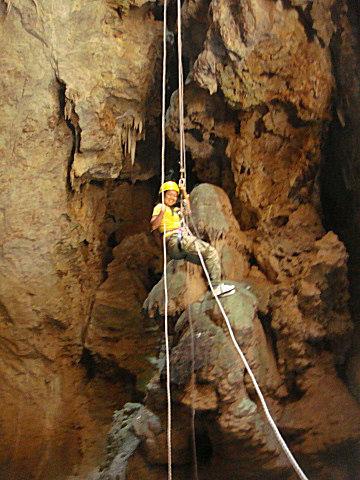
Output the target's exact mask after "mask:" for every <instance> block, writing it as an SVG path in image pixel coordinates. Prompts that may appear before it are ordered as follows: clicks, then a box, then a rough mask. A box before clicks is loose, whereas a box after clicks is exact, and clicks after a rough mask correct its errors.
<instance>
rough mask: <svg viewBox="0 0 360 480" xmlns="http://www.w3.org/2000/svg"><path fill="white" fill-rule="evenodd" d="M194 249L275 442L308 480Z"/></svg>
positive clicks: (199, 254) (203, 264)
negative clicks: (274, 416) (278, 424)
mask: <svg viewBox="0 0 360 480" xmlns="http://www.w3.org/2000/svg"><path fill="white" fill-rule="evenodd" d="M190 219H191V223H192V226H193V227H194V229H196V226H195V224H194V221H193V219H192V216H191V215H190ZM186 228H187V229H188V232H189V233H190V234H191V232H190V229H189V227H188V226H187V227H186ZM195 247H196V251H197V254H198V256H199V259H200V262H201V266H202V268H203V270H204V272H205V276H206V279H207V281H208V284H209V287H210V289H211V292H212V294H213V296H214V298H215V301H216V303H217V304H218V306H219V309H220V312H221V313H222V316H223V317H224V320H225V323H226V326H227V328H228V331H229V334H230V338H231V340H232V342H233V344H234V347H235V348H236V351H237V353H238V354H239V356H240V358H241V360H242V362H243V364H244V366H245V369H246V371H247V373H248V374H249V376H250V378H251V381H252V383H253V385H254V388H255V390H256V393H257V395H258V397H259V400H260V402H261V405H262V407H263V409H264V412H265V416H266V418H267V420H268V422H269V424H270V426H271V428H272V430H273V431H274V433H275V436H276V438H277V440H278V442H279V444H280V446H281V448H282V449H283V451H284V453H285V455H286V456H287V458H288V460H289V461H290V463H291V465H292V466H293V468H294V470H295V471H296V473H297V474H298V476H299V478H301V479H302V480H308V477H307V476H306V475H305V473H304V472H303V471H302V469H301V467H300V465H299V464H298V463H297V461H296V459H295V457H294V456H293V454H292V453H291V451H290V449H289V447H288V446H287V444H286V442H285V440H284V439H283V437H282V436H281V433H280V431H279V429H278V428H277V426H276V423H275V422H274V420H273V418H272V416H271V413H270V410H269V408H268V406H267V404H266V401H265V398H264V395H263V394H262V392H261V389H260V387H259V385H258V383H257V381H256V378H255V375H254V374H253V372H252V370H251V368H250V365H249V364H248V362H247V360H246V357H245V355H244V353H243V352H242V350H241V348H240V346H239V344H238V342H237V340H236V337H235V334H234V332H233V329H232V327H231V323H230V320H229V318H228V316H227V314H226V312H225V310H224V307H223V306H222V304H221V302H220V300H219V298H218V296H217V295H216V293H215V291H214V287H213V284H212V283H211V279H210V275H209V272H208V270H207V268H206V265H205V261H204V258H203V256H202V254H201V251H200V249H199V247H198V245H197V243H196V242H195Z"/></svg>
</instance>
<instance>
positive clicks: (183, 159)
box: [161, 0, 308, 480]
mask: <svg viewBox="0 0 360 480" xmlns="http://www.w3.org/2000/svg"><path fill="white" fill-rule="evenodd" d="M166 8H167V0H164V56H163V97H162V100H163V102H162V155H161V168H162V183H164V182H165V106H166V105H165V100H166V29H167V28H166ZM177 17H178V18H177V22H178V76H179V81H178V82H179V139H180V182H179V184H180V185H181V186H182V187H184V188H185V189H186V147H185V133H184V81H183V66H182V39H181V30H182V29H181V0H177ZM162 203H163V204H164V192H162ZM190 218H191V221H192V223H193V220H192V217H191V215H190ZM193 226H194V227H195V225H194V223H193ZM185 228H187V229H188V231H189V233H190V234H191V232H190V230H189V227H188V225H187V224H186V220H185ZM195 230H196V227H195ZM165 234H166V230H164V235H163V251H164V294H165V295H164V297H165V298H164V299H165V346H166V373H167V399H168V429H167V444H168V478H169V480H171V478H172V460H171V390H170V355H169V336H168V287H167V275H166V263H167V258H166V242H165ZM195 246H196V250H197V253H198V256H199V259H200V262H201V265H202V267H203V270H204V272H205V275H206V278H207V281H208V283H209V286H210V289H211V292H212V294H213V295H214V297H215V300H216V302H217V304H218V306H219V309H220V311H221V313H222V315H223V317H224V320H225V323H226V326H227V328H228V331H229V334H230V338H231V340H232V342H233V344H234V346H235V349H236V351H237V353H238V354H239V356H240V358H241V360H242V362H243V364H244V366H245V369H246V371H247V373H248V374H249V376H250V378H251V381H252V383H253V385H254V388H255V390H256V393H257V395H258V397H259V399H260V402H261V404H262V407H263V409H264V413H265V416H266V418H267V420H268V422H269V424H270V426H271V428H272V429H273V431H274V433H275V436H276V438H277V440H278V442H279V444H280V446H281V447H282V449H283V451H284V453H285V455H286V456H287V458H288V459H289V461H290V463H291V465H292V466H293V468H294V470H295V471H296V473H297V474H298V476H299V477H300V478H301V479H302V480H308V478H307V477H306V475H305V474H304V472H303V471H302V469H301V468H300V466H299V464H298V463H297V461H296V459H295V458H294V456H293V455H292V453H291V451H290V449H289V448H288V446H287V444H286V442H285V440H284V439H283V437H282V436H281V434H280V432H279V429H278V428H277V426H276V424H275V422H274V420H273V418H272V416H271V413H270V411H269V408H268V406H267V404H266V401H265V398H264V396H263V394H262V392H261V389H260V387H259V385H258V383H257V381H256V378H255V376H254V374H253V372H252V370H251V368H250V365H249V364H248V362H247V360H246V358H245V355H244V354H243V352H242V350H241V348H240V346H239V344H238V342H237V340H236V337H235V335H234V332H233V330H232V327H231V324H230V321H229V319H228V317H227V315H226V312H225V310H224V308H223V306H222V304H221V302H220V300H219V298H218V296H217V295H216V294H215V291H214V287H213V285H212V283H211V279H210V276H209V272H208V270H207V268H206V265H205V261H204V258H203V256H202V254H201V252H200V250H199V247H198V245H197V243H195ZM189 315H191V314H190V313H189ZM189 320H190V318H189ZM190 335H191V341H192V342H194V331H193V325H192V324H191V326H190ZM191 355H192V369H193V372H192V382H194V381H195V377H194V343H192V351H191ZM192 386H194V384H193V383H192ZM191 402H192V425H193V452H194V453H195V455H196V442H195V425H194V413H195V409H194V404H193V402H194V398H193V396H192V399H191ZM195 475H196V478H197V464H196V463H195Z"/></svg>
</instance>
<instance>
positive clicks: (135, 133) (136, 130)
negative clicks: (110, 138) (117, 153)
mask: <svg viewBox="0 0 360 480" xmlns="http://www.w3.org/2000/svg"><path fill="white" fill-rule="evenodd" d="M118 132H119V133H118V135H119V140H120V145H121V151H122V155H123V157H124V158H125V159H126V158H127V157H129V156H130V159H131V164H132V165H134V163H135V155H136V142H137V141H138V140H143V139H144V138H145V134H144V132H143V118H142V116H140V115H139V114H138V113H135V112H132V113H131V114H129V113H126V114H125V115H122V116H121V117H118Z"/></svg>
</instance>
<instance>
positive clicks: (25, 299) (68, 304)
mask: <svg viewBox="0 0 360 480" xmlns="http://www.w3.org/2000/svg"><path fill="white" fill-rule="evenodd" d="M114 3H116V2H105V1H100V0H99V1H93V2H88V1H87V0H83V1H82V0H80V1H79V0H76V1H73V0H69V1H67V0H62V1H52V0H51V1H48V0H46V1H45V0H44V1H41V0H37V1H34V2H28V1H27V0H15V1H14V0H11V1H10V0H9V1H7V2H4V1H1V2H0V14H1V18H0V22H1V32H0V35H1V45H2V48H1V54H0V58H1V71H2V74H1V80H0V82H1V100H0V102H1V111H2V114H1V119H0V128H1V141H0V153H1V176H0V319H1V322H0V323H1V327H0V329H1V334H0V336H1V340H0V350H1V369H0V371H1V387H0V401H1V405H2V407H3V408H2V410H1V413H0V422H1V425H2V435H1V440H0V452H1V453H0V456H1V458H0V476H1V477H2V478H7V479H9V480H11V479H16V480H21V479H26V480H30V479H35V478H36V479H44V478H47V479H51V480H56V479H58V478H59V479H60V478H61V479H62V478H64V477H66V476H69V475H71V474H75V473H76V472H78V473H80V474H81V472H82V467H81V465H80V464H81V462H82V461H83V462H84V465H85V467H84V468H85V470H89V467H90V466H93V465H94V464H96V463H97V462H98V460H97V459H98V458H99V456H100V454H101V450H102V447H103V443H104V437H105V435H104V432H105V431H106V428H108V425H109V422H110V421H111V415H112V412H113V410H114V409H115V408H116V406H118V405H123V403H124V402H125V401H127V400H129V399H130V398H131V388H132V387H131V385H130V386H129V385H128V374H127V372H123V374H122V372H121V371H120V372H119V370H118V369H115V373H116V375H115V377H113V378H109V377H108V376H106V375H105V374H102V373H99V374H98V373H97V372H98V371H97V367H96V366H95V365H94V363H93V360H92V359H91V357H89V355H88V354H87V353H86V350H85V351H84V333H85V331H86V326H87V323H88V320H89V317H90V314H91V309H92V305H93V302H94V298H95V293H96V290H97V288H98V286H99V285H100V283H101V282H102V281H103V280H104V274H105V272H104V270H105V269H104V266H105V265H106V262H105V258H106V255H107V254H108V251H109V247H108V244H107V240H108V238H107V233H108V229H109V228H111V226H110V225H109V221H108V215H110V214H111V212H114V211H115V212H119V211H120V213H121V210H120V209H119V208H118V209H116V208H115V209H114V208H113V207H112V206H111V202H112V199H111V197H113V198H114V200H116V195H115V194H114V195H111V192H114V190H116V188H115V186H114V185H112V186H111V188H110V187H109V186H108V185H107V184H106V183H104V182H103V183H102V182H98V180H99V179H101V181H102V180H104V179H107V178H113V177H115V176H116V177H117V176H118V175H119V172H120V171H121V175H123V176H124V175H125V172H126V171H129V169H131V157H133V156H134V153H135V143H136V140H139V139H140V138H144V131H145V129H146V127H147V123H148V122H149V123H151V121H152V120H151V119H152V118H153V114H154V112H152V111H151V109H152V108H153V109H155V107H156V102H155V103H154V104H151V105H150V107H149V104H148V97H149V95H150V92H151V91H152V88H153V85H154V80H155V78H156V69H157V56H158V53H159V50H158V47H159V45H160V40H161V39H160V29H161V22H158V21H156V20H154V17H153V15H152V14H151V12H149V11H148V8H147V7H146V6H145V7H142V6H140V5H139V6H135V5H134V6H133V7H132V8H131V9H129V11H128V12H127V14H125V12H124V14H123V13H122V11H121V5H120V4H119V5H115V4H114ZM117 9H118V10H117ZM120 17H123V18H120ZM130 46H131V48H130ZM132 49H135V50H137V51H138V54H137V55H132V54H131V52H132ZM150 138H151V136H150ZM143 143H146V141H145V142H143ZM142 158H143V160H141V161H139V163H138V165H137V166H136V167H134V169H133V178H136V177H137V176H139V175H140V176H141V175H144V171H143V170H144V168H143V166H144V165H145V166H146V170H147V172H146V175H147V178H149V177H150V176H151V175H152V169H153V167H152V166H151V162H150V161H149V160H151V159H148V158H147V157H144V156H143V157H142ZM128 178H129V174H128ZM144 178H145V177H144ZM85 180H88V183H84V182H85ZM80 184H81V185H80ZM75 190H76V191H75ZM150 191H151V190H149V192H150ZM149 194H150V195H151V193H149ZM123 198H124V199H125V198H126V195H124V196H123ZM139 211H141V210H139ZM122 220H125V218H124V216H123V218H122V219H121V218H120V219H119V221H118V222H117V227H118V229H117V233H118V235H119V237H121V236H122V237H124V230H122V232H121V227H123V224H124V221H122ZM121 223H122V225H121ZM129 223H130V222H129ZM119 224H120V225H119ZM142 225H143V224H142ZM114 230H116V227H115V228H114V227H113V231H114ZM132 233H137V232H136V231H133V232H132ZM116 235H117V234H115V233H114V237H116ZM120 239H121V238H119V240H120ZM84 365H85V366H86V369H85V368H84ZM87 462H89V463H87Z"/></svg>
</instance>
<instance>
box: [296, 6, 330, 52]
mask: <svg viewBox="0 0 360 480" xmlns="http://www.w3.org/2000/svg"><path fill="white" fill-rule="evenodd" d="M311 8H312V2H311V3H308V4H307V5H306V7H305V9H303V8H301V7H295V10H296V11H297V12H298V15H299V20H300V23H301V25H302V26H303V27H304V31H305V34H306V36H307V39H308V40H309V42H313V41H314V38H315V37H316V36H317V33H316V30H315V29H314V27H313V19H312V16H311ZM319 41H320V44H321V46H322V47H324V42H323V41H322V40H321V39H320V38H319Z"/></svg>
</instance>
